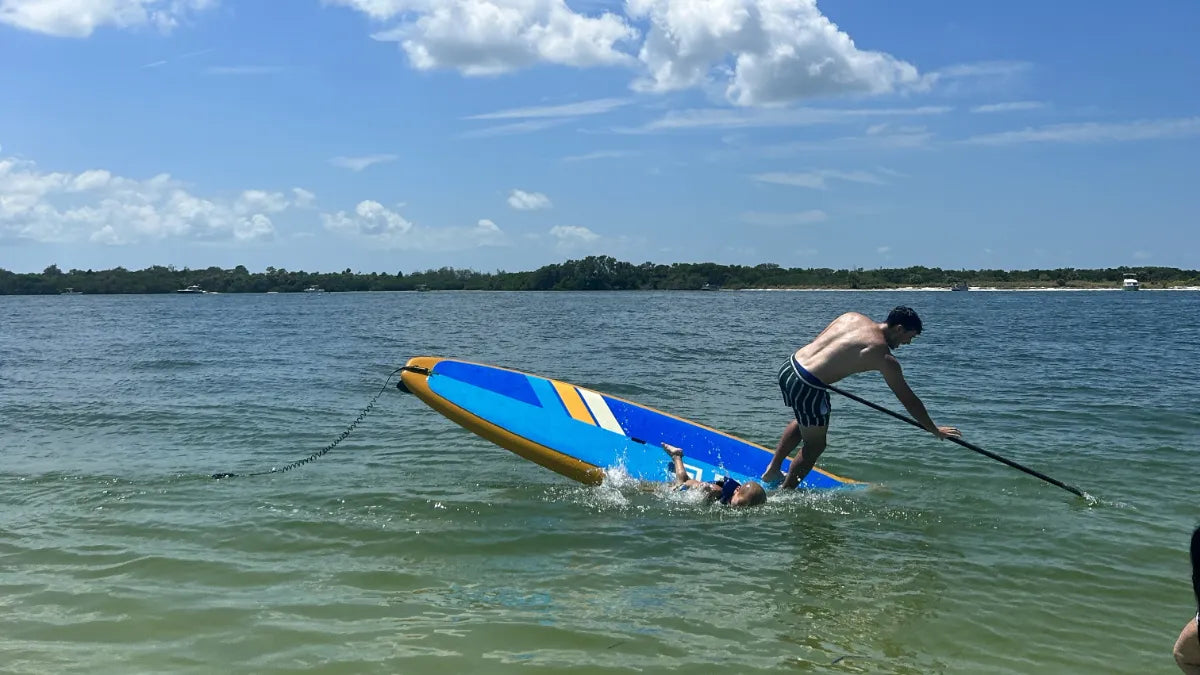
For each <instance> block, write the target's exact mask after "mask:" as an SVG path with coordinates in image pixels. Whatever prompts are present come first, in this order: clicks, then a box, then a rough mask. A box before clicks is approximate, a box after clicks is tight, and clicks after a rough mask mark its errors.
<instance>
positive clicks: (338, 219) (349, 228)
mask: <svg viewBox="0 0 1200 675" xmlns="http://www.w3.org/2000/svg"><path fill="white" fill-rule="evenodd" d="M321 221H322V222H323V223H324V225H325V228H326V229H327V230H330V231H331V232H337V233H339V234H343V235H346V236H349V237H353V238H359V239H363V240H365V241H367V242H369V243H370V244H371V245H372V246H380V247H383V248H388V249H399V250H411V251H461V250H465V249H469V248H475V247H479V246H503V245H505V244H507V237H506V235H505V233H504V231H503V230H501V229H500V227H499V226H498V225H496V223H494V222H492V221H491V220H488V219H486V218H483V219H480V220H479V221H478V222H477V223H476V224H475V225H474V226H472V227H441V228H431V227H419V226H417V225H416V224H415V223H413V222H411V221H409V220H408V219H407V218H405V217H404V216H402V215H400V214H399V213H397V212H396V211H393V210H391V209H389V208H387V207H386V206H384V205H383V204H380V203H379V202H377V201H374V200H370V199H368V200H364V201H361V202H359V203H358V205H357V206H355V207H354V211H353V212H352V213H346V212H345V211H338V212H337V213H323V214H321Z"/></svg>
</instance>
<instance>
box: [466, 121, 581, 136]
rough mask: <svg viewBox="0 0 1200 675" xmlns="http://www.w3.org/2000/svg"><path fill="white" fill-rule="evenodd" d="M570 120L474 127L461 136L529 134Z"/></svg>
mask: <svg viewBox="0 0 1200 675" xmlns="http://www.w3.org/2000/svg"><path fill="white" fill-rule="evenodd" d="M568 121H570V118H559V119H538V120H525V121H524V122H513V123H512V124H501V125H499V126H494V127H487V128H484V129H474V130H472V131H464V132H463V133H461V134H459V135H458V137H459V138H491V137H493V136H512V135H515V134H528V133H533V132H535V131H541V130H543V129H549V128H551V127H556V126H558V125H560V124H563V123H565V122H568Z"/></svg>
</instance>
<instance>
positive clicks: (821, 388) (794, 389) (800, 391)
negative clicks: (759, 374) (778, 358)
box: [779, 355, 830, 427]
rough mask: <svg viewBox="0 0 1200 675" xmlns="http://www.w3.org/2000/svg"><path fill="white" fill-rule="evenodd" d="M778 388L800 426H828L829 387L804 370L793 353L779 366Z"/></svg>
mask: <svg viewBox="0 0 1200 675" xmlns="http://www.w3.org/2000/svg"><path fill="white" fill-rule="evenodd" d="M779 390H780V391H782V392H783V402H784V403H785V404H787V406H788V407H790V408H791V409H792V412H794V413H796V421H797V422H799V423H800V426H802V427H827V426H829V411H830V403H829V389H827V388H826V385H825V383H824V382H822V381H820V380H819V379H817V378H816V376H814V375H813V374H812V373H810V372H808V371H807V370H805V369H804V366H802V365H800V363H799V362H798V361H796V357H795V356H794V355H793V356H791V357H789V358H788V360H787V361H784V363H783V366H781V367H780V368H779Z"/></svg>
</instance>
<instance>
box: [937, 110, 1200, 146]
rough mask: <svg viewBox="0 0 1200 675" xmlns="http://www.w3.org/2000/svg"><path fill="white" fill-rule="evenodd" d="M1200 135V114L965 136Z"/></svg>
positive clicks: (1103, 139) (993, 140) (1039, 139)
mask: <svg viewBox="0 0 1200 675" xmlns="http://www.w3.org/2000/svg"><path fill="white" fill-rule="evenodd" d="M1193 136H1200V117H1182V118H1174V119H1158V120H1136V121H1133V122H1121V123H1101V122H1081V123H1072V124H1052V125H1048V126H1043V127H1028V128H1025V129H1020V130H1016V131H1002V132H998V133H993V134H980V135H978V136H972V137H970V138H967V139H964V140H962V141H961V142H962V143H965V144H968V145H1017V144H1021V143H1116V142H1127V141H1149V140H1157V139H1164V138H1190V137H1193Z"/></svg>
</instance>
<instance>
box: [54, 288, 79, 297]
mask: <svg viewBox="0 0 1200 675" xmlns="http://www.w3.org/2000/svg"><path fill="white" fill-rule="evenodd" d="M58 294H59V295H83V291H77V290H75V289H74V288H70V287H68V288H66V289H65V290H62V291H59V293H58Z"/></svg>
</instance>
